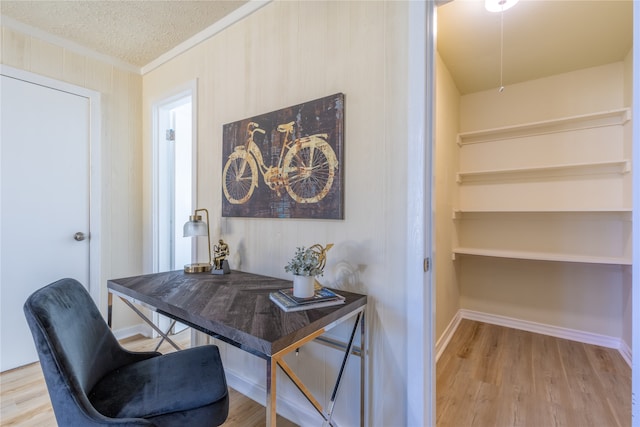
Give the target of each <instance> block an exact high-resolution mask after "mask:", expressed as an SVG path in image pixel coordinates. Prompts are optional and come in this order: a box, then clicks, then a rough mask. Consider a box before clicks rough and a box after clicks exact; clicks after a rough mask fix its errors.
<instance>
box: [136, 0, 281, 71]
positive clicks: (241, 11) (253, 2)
mask: <svg viewBox="0 0 640 427" xmlns="http://www.w3.org/2000/svg"><path fill="white" fill-rule="evenodd" d="M272 1H273V0H250V1H249V2H247V3H245V4H244V5H243V6H241V7H239V8H238V9H236V10H234V11H233V12H231V13H230V14H228V15H227V16H225V17H224V18H222V19H221V20H219V21H218V22H216V23H215V24H213V25H211V26H210V27H208V28H206V29H204V30H203V31H201V32H199V33H198V34H196V35H194V36H193V37H191V38H189V39H187V40H185V41H184V42H182V43H180V44H179V45H177V46H176V47H174V48H173V49H171V50H169V51H167V52H165V53H163V54H162V55H160V56H159V57H158V58H156V59H154V60H153V61H151V62H150V63H148V64H147V65H145V66H143V67H142V69H141V74H143V75H144V74H147V73H148V72H150V71H153V70H155V69H156V68H158V67H159V66H161V65H162V64H165V63H167V62H169V61H170V60H172V59H173V58H175V57H177V56H178V55H180V54H182V53H184V52H186V51H187V50H189V49H191V48H192V47H194V46H197V45H198V44H200V43H202V42H203V41H205V40H207V39H209V38H211V37H213V36H215V35H216V34H218V33H219V32H221V31H222V30H224V29H226V28H229V27H230V26H231V25H233V24H235V23H236V22H238V21H240V20H242V19H244V18H246V17H247V16H249V15H251V14H252V13H253V12H255V11H257V10H258V9H260V8H262V7H263V6H265V5H267V4H269V3H271V2H272Z"/></svg>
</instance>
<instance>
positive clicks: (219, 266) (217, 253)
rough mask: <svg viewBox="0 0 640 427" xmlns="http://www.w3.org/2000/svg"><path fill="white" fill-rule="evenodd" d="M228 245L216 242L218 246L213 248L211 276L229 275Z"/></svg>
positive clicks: (219, 241)
mask: <svg viewBox="0 0 640 427" xmlns="http://www.w3.org/2000/svg"><path fill="white" fill-rule="evenodd" d="M227 256H229V245H228V244H226V243H225V241H224V240H222V239H220V240H218V244H217V245H214V246H213V270H211V274H229V273H230V272H231V269H230V268H229V261H227Z"/></svg>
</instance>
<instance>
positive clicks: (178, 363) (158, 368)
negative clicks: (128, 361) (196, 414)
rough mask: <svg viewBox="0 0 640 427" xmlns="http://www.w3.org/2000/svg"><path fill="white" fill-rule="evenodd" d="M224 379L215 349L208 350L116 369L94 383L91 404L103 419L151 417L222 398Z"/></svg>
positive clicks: (196, 349) (172, 355)
mask: <svg viewBox="0 0 640 427" xmlns="http://www.w3.org/2000/svg"><path fill="white" fill-rule="evenodd" d="M224 378H225V377H224V369H223V367H222V362H221V360H220V353H219V351H218V347H216V346H214V345H206V346H202V347H194V348H190V349H187V350H181V351H178V352H175V353H169V354H165V355H162V356H157V357H153V358H151V359H147V360H143V361H141V362H138V363H134V364H132V365H127V366H124V367H122V368H121V369H116V370H115V371H113V372H110V373H109V374H107V375H105V376H104V377H103V378H102V379H101V380H100V381H98V383H97V384H96V385H95V386H94V388H93V389H92V390H91V392H90V393H89V400H90V401H91V403H92V404H93V406H94V407H95V408H96V410H97V411H98V412H100V413H101V414H103V415H105V416H107V417H111V418H150V417H155V416H159V415H163V414H169V413H174V412H179V411H186V410H190V409H195V408H200V407H202V406H206V405H210V404H212V403H215V402H217V401H219V400H221V399H224V398H225V397H226V395H227V384H226V381H225V379H224Z"/></svg>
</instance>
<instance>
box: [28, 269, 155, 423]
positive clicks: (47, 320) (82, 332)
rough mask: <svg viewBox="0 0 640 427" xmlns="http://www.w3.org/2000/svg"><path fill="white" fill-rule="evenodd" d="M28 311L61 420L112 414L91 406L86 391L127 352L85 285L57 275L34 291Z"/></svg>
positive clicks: (120, 363)
mask: <svg viewBox="0 0 640 427" xmlns="http://www.w3.org/2000/svg"><path fill="white" fill-rule="evenodd" d="M24 313H25V316H26V318H27V323H28V324H29V327H30V329H31V333H32V334H33V339H34V342H35V344H36V349H37V351H38V355H39V358H40V364H41V366H42V371H43V374H44V377H45V381H46V383H47V388H48V389H49V395H50V397H51V403H52V405H53V408H54V413H55V415H56V419H57V420H58V424H59V425H61V426H63V425H79V424H82V425H94V424H93V423H94V422H95V421H96V420H102V421H107V420H109V419H108V418H106V417H104V416H102V415H101V414H99V413H98V412H97V411H96V410H95V409H94V408H93V406H92V405H91V403H90V402H89V399H88V397H87V393H89V391H91V389H92V388H93V386H94V385H95V384H96V382H97V381H98V380H100V378H102V377H103V376H104V375H105V374H106V373H108V372H110V371H112V370H114V369H117V368H119V367H120V366H122V365H123V364H124V363H125V361H126V354H124V353H126V352H124V351H123V350H122V348H121V347H120V345H119V343H118V341H117V340H116V338H115V337H114V336H113V334H112V333H111V330H110V329H109V327H108V326H107V324H106V322H105V321H104V319H103V318H102V316H101V314H100V312H99V310H98V308H97V307H96V305H95V303H94V302H93V300H92V299H91V296H90V295H89V293H88V292H87V291H86V289H85V288H84V287H83V286H82V285H81V284H80V283H79V282H78V281H76V280H74V279H62V280H59V281H57V282H54V283H52V284H50V285H48V286H45V287H44V288H42V289H39V290H38V291H36V292H34V293H33V294H32V295H31V296H30V297H29V298H28V299H27V301H26V302H25V304H24ZM79 420H86V421H87V422H86V423H84V422H79ZM106 424H110V423H109V422H108V421H107V423H106ZM145 424H146V423H145Z"/></svg>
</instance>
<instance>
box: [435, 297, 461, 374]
mask: <svg viewBox="0 0 640 427" xmlns="http://www.w3.org/2000/svg"><path fill="white" fill-rule="evenodd" d="M461 320H462V316H461V315H460V310H458V312H457V313H456V314H455V316H453V319H451V322H449V325H448V326H447V328H446V329H445V330H444V332H443V333H442V335H440V338H438V341H436V363H438V360H439V359H440V356H442V353H443V352H444V350H445V349H446V348H447V346H448V345H449V341H451V338H452V337H453V334H454V333H455V332H456V330H457V329H458V325H460V321H461Z"/></svg>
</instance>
